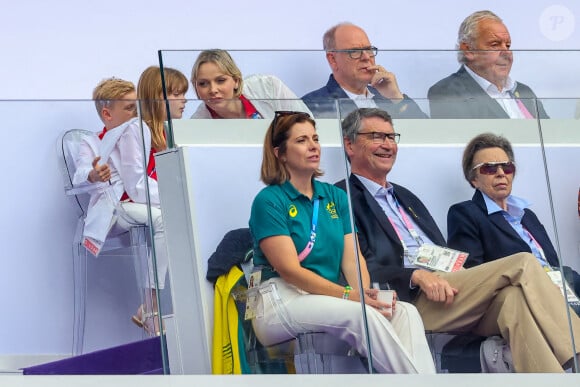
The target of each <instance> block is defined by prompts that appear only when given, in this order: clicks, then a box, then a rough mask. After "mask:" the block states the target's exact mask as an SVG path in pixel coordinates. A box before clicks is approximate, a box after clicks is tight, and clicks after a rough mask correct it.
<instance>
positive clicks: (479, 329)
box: [337, 109, 580, 372]
mask: <svg viewBox="0 0 580 387" xmlns="http://www.w3.org/2000/svg"><path fill="white" fill-rule="evenodd" d="M342 129H343V137H344V147H345V152H346V155H347V157H348V158H349V161H350V164H351V171H352V174H351V176H350V178H349V185H350V195H351V201H352V208H353V213H354V218H355V223H356V227H357V231H358V233H357V235H358V238H359V244H360V249H361V251H362V254H363V256H364V257H365V260H366V263H367V267H368V270H369V273H370V275H371V279H372V281H373V282H378V283H379V284H380V285H381V287H383V288H385V287H387V286H389V287H392V288H394V289H395V290H396V291H397V294H398V295H399V297H400V298H401V299H402V300H404V301H408V302H412V303H414V305H415V306H416V307H417V310H418V311H419V313H420V314H421V317H422V318H423V322H424V325H425V328H426V329H427V330H431V331H434V332H449V331H452V332H473V333H476V334H479V335H482V336H492V335H501V336H502V337H503V338H504V339H505V340H506V341H507V342H508V343H509V345H510V348H511V350H512V355H513V363H514V367H515V370H516V371H517V372H562V370H563V369H562V365H565V364H566V363H567V362H568V361H569V360H570V359H571V358H572V356H574V355H575V352H573V351H572V350H571V338H570V335H569V328H568V322H567V319H566V315H567V313H566V309H565V305H564V303H563V302H554V300H558V299H561V297H562V295H561V294H560V291H559V290H558V288H556V287H555V286H554V285H553V284H552V282H551V281H550V279H549V278H548V276H547V275H546V273H545V272H544V270H543V268H542V267H541V265H540V264H539V263H538V261H537V260H536V258H535V257H534V256H533V255H532V254H530V253H519V254H515V255H512V256H509V257H506V258H503V259H498V260H495V261H493V262H489V263H485V264H482V265H479V266H477V267H474V268H470V269H467V270H461V271H457V272H453V273H442V272H437V273H434V272H431V271H428V270H425V269H421V268H418V267H417V266H415V265H414V264H413V258H414V255H415V254H416V251H417V249H418V248H419V246H420V245H422V244H424V243H425V244H437V245H441V246H445V240H444V238H443V236H442V234H441V232H440V231H439V228H438V227H437V225H436V224H435V221H434V220H433V218H432V217H431V215H430V214H429V211H428V210H427V208H426V207H425V206H424V205H423V203H422V202H421V201H420V200H419V198H417V196H415V195H414V194H413V193H412V192H410V191H409V190H407V189H405V188H403V187H401V186H399V185H395V184H392V183H390V182H388V181H387V175H388V174H389V172H390V171H391V169H392V168H393V166H394V163H395V160H396V157H397V153H398V146H397V142H398V139H399V137H400V136H399V135H398V134H397V133H395V132H394V129H393V126H392V120H391V117H390V116H389V114H388V113H386V112H385V111H381V110H379V109H357V110H355V111H353V112H352V113H351V114H349V115H348V116H347V117H346V118H345V119H344V121H343V122H342ZM345 184H346V182H344V181H343V182H340V183H338V184H337V185H339V186H342V187H345ZM528 299H530V300H534V302H533V303H529V302H527V300H528ZM514 311H517V312H516V313H514ZM572 325H573V330H574V332H575V334H580V320H579V319H578V317H576V316H575V315H574V316H572ZM548 331H550V335H545V334H544V333H545V332H548ZM576 332H577V333H576ZM566 365H567V364H566Z"/></svg>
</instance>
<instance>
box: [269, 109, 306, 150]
mask: <svg viewBox="0 0 580 387" xmlns="http://www.w3.org/2000/svg"><path fill="white" fill-rule="evenodd" d="M294 115H299V116H302V117H305V118H310V114H308V113H306V112H295V111H292V110H277V111H275V112H274V119H273V120H272V125H271V126H270V137H271V138H272V146H273V147H274V148H275V147H276V145H275V143H274V128H276V125H278V119H279V118H281V117H286V116H294Z"/></svg>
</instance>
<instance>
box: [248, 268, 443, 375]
mask: <svg viewBox="0 0 580 387" xmlns="http://www.w3.org/2000/svg"><path fill="white" fill-rule="evenodd" d="M271 283H274V284H275V286H276V288H277V294H278V295H279V298H280V300H279V301H277V300H276V295H272V292H267V293H265V294H264V295H263V296H262V297H260V300H259V302H258V306H257V312H258V315H257V317H256V318H254V319H253V321H252V323H253V326H254V331H255V332H256V336H257V338H258V340H260V342H261V343H262V344H263V345H266V346H269V345H272V344H276V343H280V342H282V341H285V340H289V339H291V338H293V337H296V336H297V335H298V334H299V333H303V332H325V333H328V334H330V335H332V336H335V337H338V338H340V339H342V340H344V341H346V342H347V343H349V345H351V346H353V347H354V348H355V349H356V350H357V351H358V352H359V353H360V354H361V355H363V356H366V357H368V355H369V351H368V347H367V342H366V338H365V330H364V327H363V318H362V308H361V305H360V303H358V302H353V301H349V300H343V299H340V298H336V297H330V296H321V295H313V294H309V293H307V292H304V291H303V290H300V289H298V288H296V287H295V286H292V285H289V284H288V283H286V281H284V280H283V279H281V278H272V279H270V280H268V281H266V282H264V283H263V284H262V285H261V286H260V289H267V288H268V287H269V286H270V284H271ZM366 314H367V322H368V332H369V336H370V341H371V353H372V359H373V366H374V368H375V369H376V370H377V371H378V372H381V373H428V374H434V373H435V366H434V364H433V358H432V357H431V352H430V351H429V346H428V344H427V339H426V337H425V329H424V327H423V322H422V320H421V317H420V316H419V313H418V312H417V309H415V307H414V306H413V305H411V304H408V303H405V302H397V306H396V310H395V313H394V315H393V317H392V319H391V321H389V320H387V318H385V317H384V316H383V315H381V314H380V313H379V312H378V311H377V310H375V309H374V308H373V307H370V306H366Z"/></svg>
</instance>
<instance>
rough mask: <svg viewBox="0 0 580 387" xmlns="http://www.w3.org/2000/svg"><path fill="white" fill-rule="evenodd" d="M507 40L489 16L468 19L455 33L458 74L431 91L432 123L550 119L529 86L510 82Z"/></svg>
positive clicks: (498, 23) (494, 17)
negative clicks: (438, 121)
mask: <svg viewBox="0 0 580 387" xmlns="http://www.w3.org/2000/svg"><path fill="white" fill-rule="evenodd" d="M510 46H511V38H510V34H509V31H508V29H507V27H506V26H505V25H504V24H503V22H502V20H501V19H500V18H499V17H498V16H497V15H495V14H494V13H493V12H491V11H478V12H474V13H473V14H471V15H469V16H468V17H467V18H466V19H465V20H464V21H463V23H461V26H460V28H459V33H458V38H457V49H458V53H457V59H458V61H459V62H460V63H462V66H461V67H460V68H459V71H457V72H456V73H453V74H451V75H450V76H448V77H447V78H444V79H442V80H440V81H439V82H437V83H435V84H434V85H433V86H431V87H430V88H429V91H428V93H427V97H428V98H429V107H430V110H431V118H536V117H538V116H539V117H540V118H548V115H547V114H546V111H545V110H544V106H543V105H542V103H541V102H540V101H539V100H537V97H536V95H535V94H534V92H533V91H532V89H530V88H529V87H528V86H527V85H525V84H523V83H521V82H516V81H514V80H513V79H511V78H510V76H509V74H510V70H511V67H512V63H513V55H512V52H511V50H510Z"/></svg>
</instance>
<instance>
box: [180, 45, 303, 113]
mask: <svg viewBox="0 0 580 387" xmlns="http://www.w3.org/2000/svg"><path fill="white" fill-rule="evenodd" d="M191 84H192V85H193V88H194V90H195V94H196V95H197V97H198V98H199V99H201V100H203V101H204V103H203V104H201V105H200V106H199V107H198V108H197V110H196V111H195V113H193V115H192V116H191V118H268V119H272V118H273V117H274V111H277V110H298V111H304V112H310V110H308V108H307V107H306V105H305V104H304V103H303V102H302V101H301V100H300V98H298V97H297V96H296V94H294V93H293V92H292V90H290V89H289V88H288V86H286V85H285V84H284V83H283V82H282V81H281V80H280V79H278V78H276V77H274V76H272V75H251V76H249V77H247V78H246V79H242V72H241V71H240V69H239V68H238V66H237V65H236V63H235V62H234V60H233V59H232V57H231V56H230V54H229V53H228V52H227V51H225V50H205V51H202V52H201V53H200V54H199V55H198V57H197V59H196V61H195V63H194V65H193V69H192V70H191Z"/></svg>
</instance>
